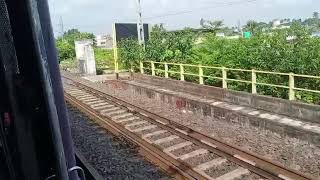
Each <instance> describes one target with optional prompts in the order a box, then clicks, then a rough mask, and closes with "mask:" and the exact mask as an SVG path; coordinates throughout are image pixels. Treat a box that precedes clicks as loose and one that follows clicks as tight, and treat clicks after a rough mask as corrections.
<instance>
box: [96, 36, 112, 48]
mask: <svg viewBox="0 0 320 180" xmlns="http://www.w3.org/2000/svg"><path fill="white" fill-rule="evenodd" d="M96 42H97V47H99V48H106V49H112V44H113V41H112V37H111V36H110V35H98V36H97V37H96Z"/></svg>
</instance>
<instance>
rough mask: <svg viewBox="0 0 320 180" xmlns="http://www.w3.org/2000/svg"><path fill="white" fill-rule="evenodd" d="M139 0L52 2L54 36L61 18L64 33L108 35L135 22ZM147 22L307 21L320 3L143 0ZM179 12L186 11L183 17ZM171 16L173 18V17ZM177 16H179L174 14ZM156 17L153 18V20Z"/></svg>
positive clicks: (180, 25) (181, 24)
mask: <svg viewBox="0 0 320 180" xmlns="http://www.w3.org/2000/svg"><path fill="white" fill-rule="evenodd" d="M135 1H136V0H49V3H50V11H51V17H52V20H53V22H52V23H53V26H54V31H55V34H56V35H57V34H59V32H60V29H61V28H60V26H59V19H60V17H62V19H63V22H64V30H68V29H70V28H78V29H79V30H80V31H87V32H93V33H95V34H96V35H98V34H109V33H111V31H112V28H111V27H112V23H114V22H135V21H136V19H137V18H136V17H137V15H136V10H135V8H136V5H135ZM141 2H142V11H143V17H144V18H145V20H144V22H145V23H151V24H158V23H164V24H165V26H166V27H167V28H169V29H181V28H183V27H199V22H200V19H201V18H204V19H206V20H224V22H225V24H226V25H228V26H236V24H237V22H238V21H239V20H240V22H241V23H242V24H244V23H245V22H246V21H247V20H250V19H253V20H257V21H266V22H269V21H271V20H273V19H281V18H302V19H304V18H307V17H311V16H312V13H313V12H314V11H318V12H320V0H141ZM179 12H185V13H183V14H180V13H179ZM170 14H171V15H170ZM172 14H178V15H172ZM150 17H154V18H150Z"/></svg>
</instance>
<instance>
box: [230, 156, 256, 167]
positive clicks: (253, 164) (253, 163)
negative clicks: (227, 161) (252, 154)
mask: <svg viewBox="0 0 320 180" xmlns="http://www.w3.org/2000/svg"><path fill="white" fill-rule="evenodd" d="M233 157H235V158H238V159H240V160H241V161H244V162H246V163H249V164H251V165H252V166H255V165H256V163H255V162H253V161H250V160H248V159H245V158H243V157H241V156H240V155H238V154H235V155H233Z"/></svg>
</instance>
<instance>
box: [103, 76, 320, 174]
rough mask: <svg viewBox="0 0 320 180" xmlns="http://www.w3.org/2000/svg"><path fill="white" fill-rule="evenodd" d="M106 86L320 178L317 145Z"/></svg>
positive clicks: (167, 115)
mask: <svg viewBox="0 0 320 180" xmlns="http://www.w3.org/2000/svg"><path fill="white" fill-rule="evenodd" d="M105 84H106V85H107V88H106V90H108V92H109V94H110V95H114V96H116V97H118V98H121V99H123V100H125V101H127V102H130V103H132V104H135V105H137V106H139V107H141V108H144V109H148V110H149V111H151V112H154V113H157V114H158V115H160V116H162V117H165V118H168V119H170V120H173V121H176V122H178V123H180V124H183V125H186V126H188V127H190V128H192V129H195V130H197V131H200V132H202V133H205V134H209V135H211V136H213V137H215V138H218V139H221V140H223V141H225V142H228V143H230V144H233V145H236V146H239V147H241V148H243V149H245V150H249V151H251V152H254V153H257V154H259V155H261V156H264V157H266V158H268V159H271V160H274V161H277V162H279V163H281V164H282V165H284V166H286V167H289V168H292V169H295V170H298V171H300V172H303V173H308V174H312V175H313V176H317V177H320V168H319V167H320V147H317V146H315V145H314V144H311V143H309V142H307V141H302V140H299V139H296V138H291V137H281V136H280V135H278V134H276V133H273V132H271V131H268V130H262V129H259V128H255V127H252V126H248V125H247V124H239V123H236V122H227V121H223V120H218V119H215V118H212V117H203V116H202V115H200V114H193V113H189V112H187V111H185V110H184V109H181V108H180V109H178V108H177V107H174V106H171V105H169V104H167V103H164V102H162V101H159V100H155V99H152V98H147V97H146V96H142V95H141V94H139V93H138V92H137V93H135V92H134V91H132V90H131V89H127V88H126V85H124V84H123V83H122V82H119V81H107V82H106V83H105ZM150 97H151V96H150Z"/></svg>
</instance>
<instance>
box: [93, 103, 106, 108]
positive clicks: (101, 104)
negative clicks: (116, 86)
mask: <svg viewBox="0 0 320 180" xmlns="http://www.w3.org/2000/svg"><path fill="white" fill-rule="evenodd" d="M104 105H109V103H108V102H103V103H99V104H93V105H91V106H90V107H92V108H95V107H99V106H104Z"/></svg>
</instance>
